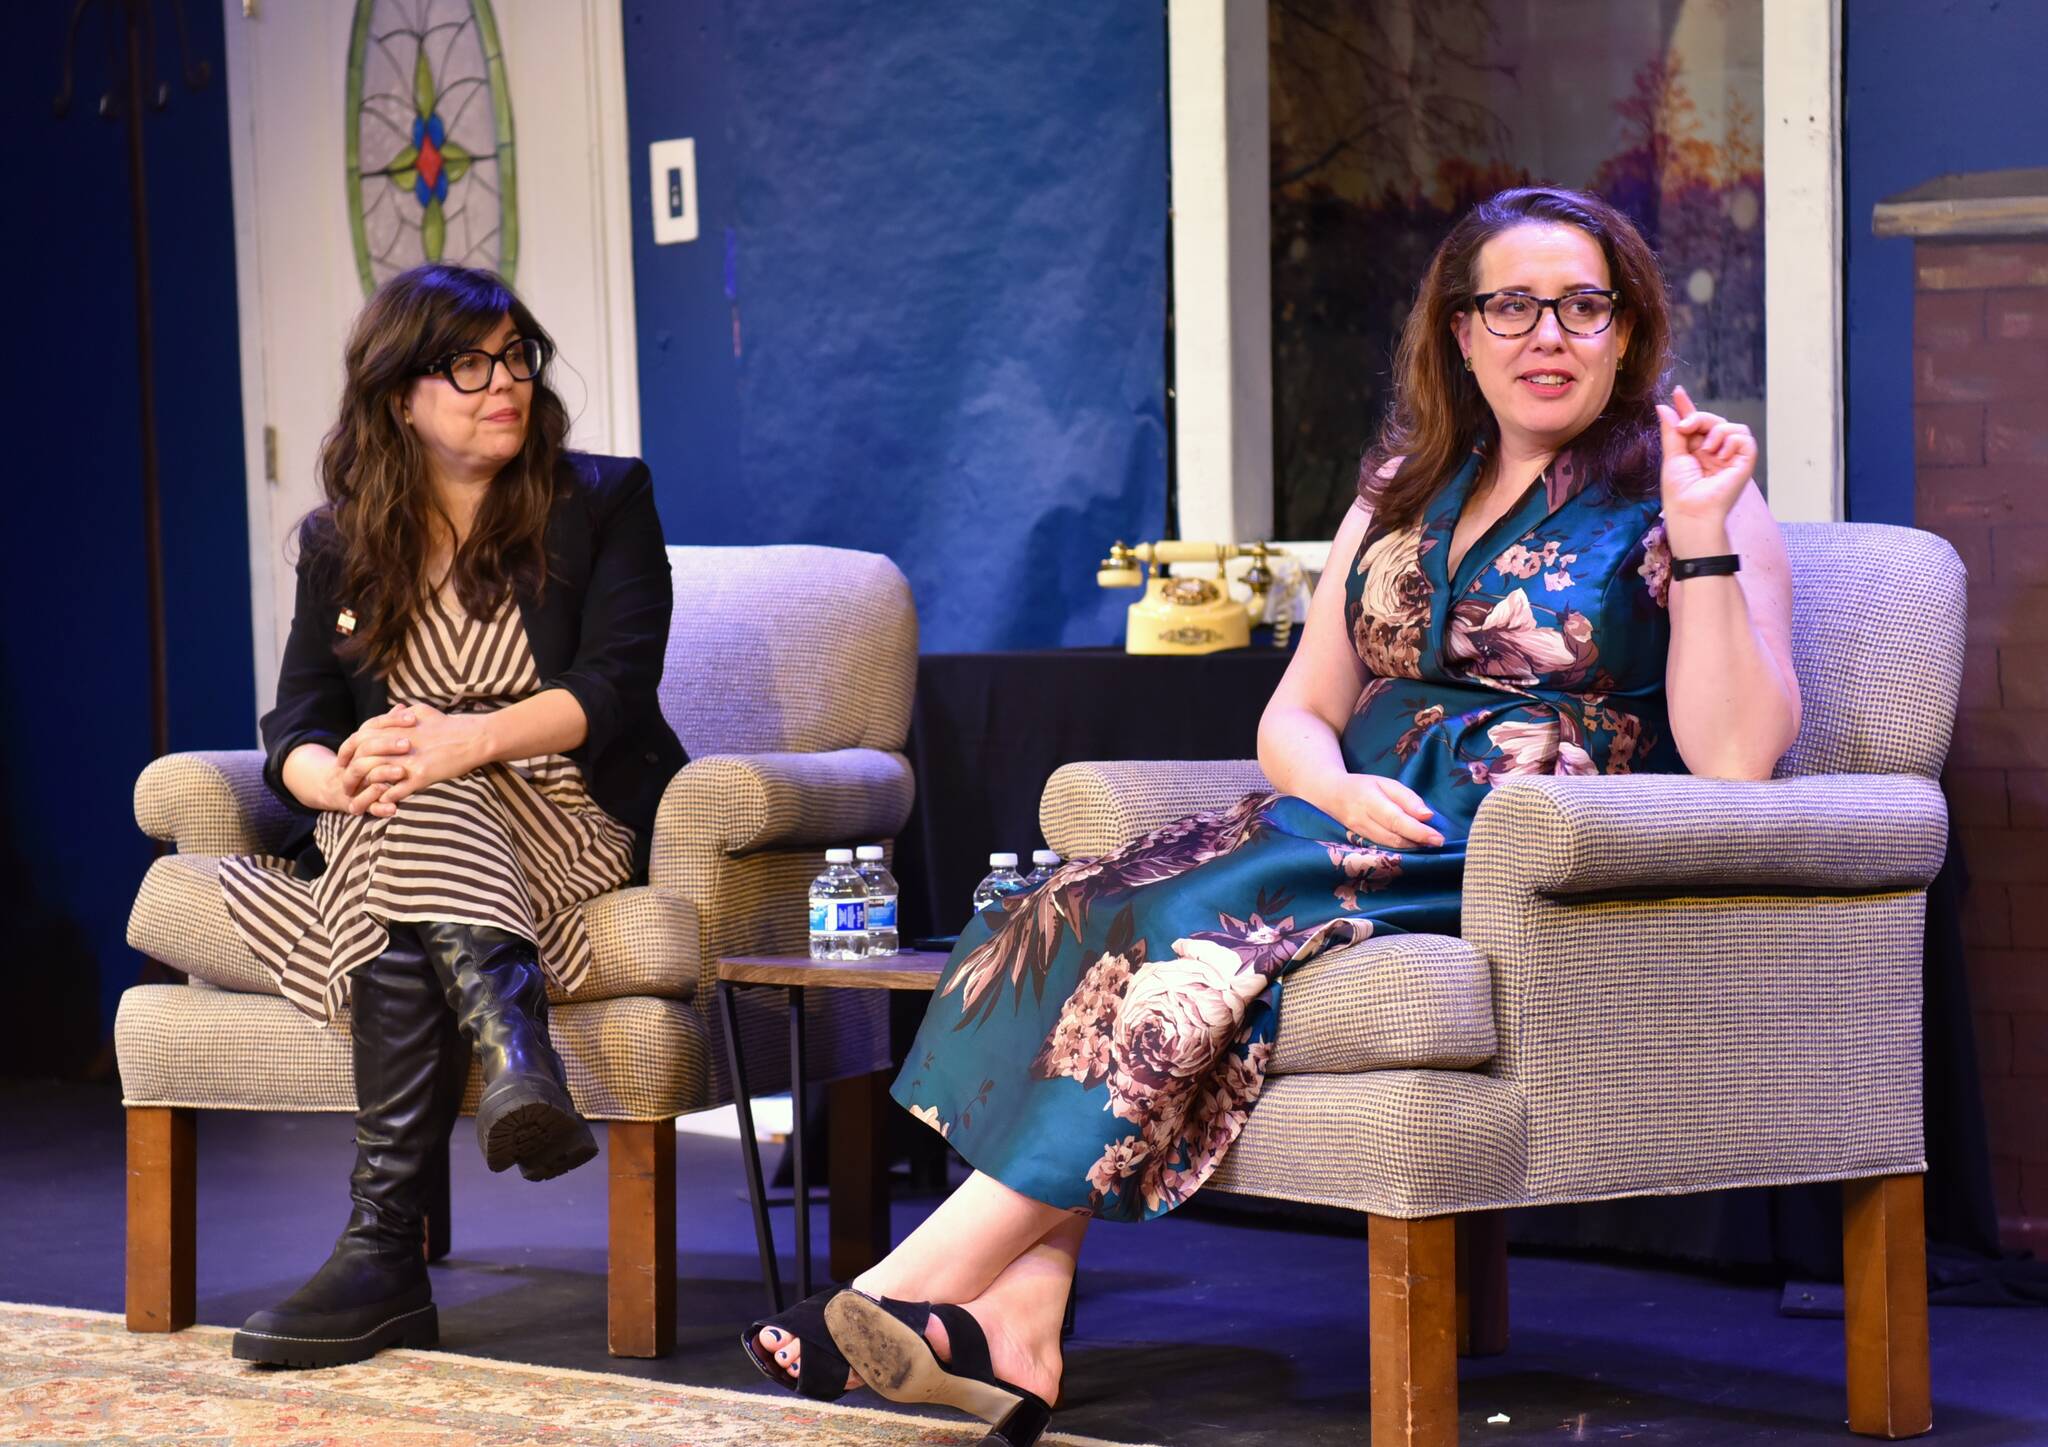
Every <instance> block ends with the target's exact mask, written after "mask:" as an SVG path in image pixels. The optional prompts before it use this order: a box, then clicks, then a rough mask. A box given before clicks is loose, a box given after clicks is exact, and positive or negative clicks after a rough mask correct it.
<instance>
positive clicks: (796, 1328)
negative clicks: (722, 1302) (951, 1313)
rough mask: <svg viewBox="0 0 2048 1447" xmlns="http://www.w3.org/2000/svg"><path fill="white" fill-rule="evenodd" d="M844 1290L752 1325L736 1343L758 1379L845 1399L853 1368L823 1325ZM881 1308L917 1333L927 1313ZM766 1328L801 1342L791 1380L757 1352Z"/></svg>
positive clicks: (897, 1305)
mask: <svg viewBox="0 0 2048 1447" xmlns="http://www.w3.org/2000/svg"><path fill="white" fill-rule="evenodd" d="M847 1290H848V1288H846V1287H843V1286H833V1287H828V1288H826V1289H825V1290H824V1291H820V1292H818V1293H817V1294H816V1295H814V1296H807V1297H805V1298H804V1299H803V1300H802V1301H799V1302H798V1303H797V1304H796V1305H795V1306H792V1307H789V1308H787V1309H786V1310H784V1311H782V1312H779V1313H778V1314H776V1315H774V1316H770V1317H764V1318H762V1319H761V1320H760V1321H757V1322H755V1323H754V1324H753V1325H752V1326H750V1327H748V1328H747V1332H746V1335H745V1336H743V1337H741V1338H740V1345H741V1346H742V1347H744V1348H746V1353H747V1359H748V1360H749V1361H751V1362H752V1363H753V1364H754V1365H755V1367H756V1368H758V1369H759V1371H760V1373H761V1375H762V1376H764V1377H766V1378H767V1379H768V1380H769V1381H771V1382H773V1383H775V1385H776V1386H778V1387H781V1388H782V1389H783V1390H784V1391H786V1392H795V1393H797V1394H798V1395H799V1396H804V1397H809V1398H810V1399H811V1400H812V1401H815V1402H834V1401H837V1400H838V1399H839V1398H841V1397H843V1396H845V1395H846V1379H847V1377H848V1376H849V1375H851V1373H852V1370H853V1369H852V1368H851V1367H849V1366H848V1365H847V1364H846V1358H845V1357H843V1356H841V1355H840V1354H839V1352H838V1350H837V1347H836V1345H835V1343H834V1342H833V1339H832V1332H831V1329H830V1328H829V1327H828V1326H827V1325H826V1324H825V1307H826V1305H827V1303H829V1302H830V1301H831V1300H832V1299H833V1298H834V1297H836V1296H842V1295H844V1294H846V1292H847ZM861 1299H862V1300H863V1301H866V1300H870V1299H871V1298H868V1297H862V1298H861ZM882 1309H883V1310H884V1311H885V1312H887V1313H888V1314H889V1315H891V1316H893V1317H896V1318H897V1319H899V1320H901V1321H903V1322H905V1323H906V1324H907V1323H911V1322H915V1323H916V1329H917V1330H919V1331H922V1330H924V1324H925V1320H926V1318H927V1317H929V1316H930V1315H931V1312H932V1308H931V1307H930V1306H929V1305H927V1304H926V1303H925V1302H922V1301H918V1302H909V1301H894V1300H891V1299H889V1298H887V1297H884V1298H883V1299H882ZM771 1326H772V1327H774V1328H775V1329H776V1330H777V1331H779V1332H781V1333H782V1334H783V1336H784V1337H795V1338H796V1339H797V1340H798V1341H800V1342H802V1343H803V1350H804V1356H803V1361H802V1362H801V1363H799V1364H798V1366H797V1375H796V1380H795V1381H793V1382H792V1381H791V1380H790V1377H789V1373H788V1372H787V1371H785V1370H783V1367H782V1364H781V1363H780V1362H778V1361H776V1360H775V1354H774V1353H773V1352H764V1351H762V1350H761V1332H762V1331H763V1330H764V1329H765V1328H767V1327H771Z"/></svg>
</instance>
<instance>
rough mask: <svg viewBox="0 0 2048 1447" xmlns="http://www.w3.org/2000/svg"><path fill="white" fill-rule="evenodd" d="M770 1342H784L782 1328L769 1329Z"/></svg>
mask: <svg viewBox="0 0 2048 1447" xmlns="http://www.w3.org/2000/svg"><path fill="white" fill-rule="evenodd" d="M768 1340H769V1341H771V1342H778V1341H781V1340H782V1329H781V1328H780V1327H773V1326H771V1327H769V1328H768Z"/></svg>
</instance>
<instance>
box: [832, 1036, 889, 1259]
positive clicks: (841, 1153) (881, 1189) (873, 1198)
mask: <svg viewBox="0 0 2048 1447" xmlns="http://www.w3.org/2000/svg"><path fill="white" fill-rule="evenodd" d="M889 1079H890V1072H888V1071H876V1072H875V1073H874V1074H872V1075H856V1076H854V1077H853V1078H852V1079H850V1080H839V1081H834V1082H833V1084H832V1093H831V1098H830V1102H829V1106H828V1108H829V1110H830V1112H831V1117H832V1139H831V1142H830V1146H829V1149H830V1153H831V1169H832V1254H831V1259H830V1265H831V1268H832V1277H833V1279H834V1280H836V1281H851V1280H853V1278H854V1277H856V1276H858V1275H860V1274H861V1272H863V1271H865V1270H867V1269H868V1268H869V1267H870V1266H872V1265H874V1264H875V1263H876V1262H877V1261H880V1260H881V1259H882V1258H883V1257H884V1256H887V1255H888V1254H889V1162H888V1160H887V1159H886V1156H887V1153H888V1138H889V1137H888V1128H889V1106H890V1101H889Z"/></svg>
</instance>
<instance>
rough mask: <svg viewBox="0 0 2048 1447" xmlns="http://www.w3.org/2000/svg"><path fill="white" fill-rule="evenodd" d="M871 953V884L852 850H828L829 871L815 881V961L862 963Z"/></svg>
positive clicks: (813, 953) (826, 860)
mask: <svg viewBox="0 0 2048 1447" xmlns="http://www.w3.org/2000/svg"><path fill="white" fill-rule="evenodd" d="M867 953H868V887H867V884H866V882H865V881H864V880H862V879H861V877H860V874H859V873H858V872H857V871H856V870H855V869H854V867H853V851H852V850H851V849H827V850H826V851H825V872H824V873H823V874H821V875H819V876H818V877H817V878H816V879H814V880H812V881H811V958H812V959H814V960H861V959H866V958H867Z"/></svg>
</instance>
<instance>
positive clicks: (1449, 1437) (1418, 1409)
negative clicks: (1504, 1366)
mask: <svg viewBox="0 0 2048 1447" xmlns="http://www.w3.org/2000/svg"><path fill="white" fill-rule="evenodd" d="M1366 1257H1367V1262H1368V1271H1369V1274H1370V1276H1371V1278H1372V1285H1371V1299H1370V1302H1369V1311H1370V1325H1371V1334H1372V1346H1371V1352H1372V1441H1373V1447H1456V1444H1457V1441H1458V1355H1457V1338H1458V1326H1457V1317H1458V1302H1457V1285H1456V1282H1455V1280H1454V1279H1453V1278H1454V1273H1455V1271H1456V1268H1457V1259H1458V1244H1457V1228H1456V1225H1455V1223H1454V1219H1453V1218H1452V1217H1449V1216H1433V1217H1430V1218H1428V1219H1426V1220H1421V1221H1397V1220H1395V1219H1393V1218H1392V1217H1389V1216H1373V1217H1370V1218H1369V1219H1368V1224H1367V1237H1366Z"/></svg>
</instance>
